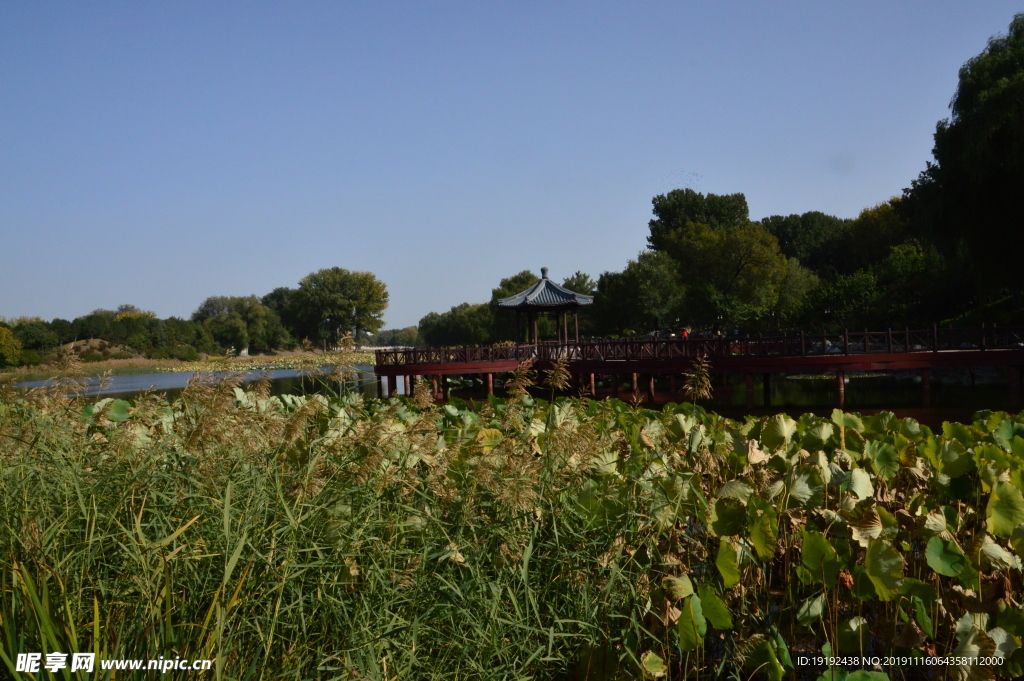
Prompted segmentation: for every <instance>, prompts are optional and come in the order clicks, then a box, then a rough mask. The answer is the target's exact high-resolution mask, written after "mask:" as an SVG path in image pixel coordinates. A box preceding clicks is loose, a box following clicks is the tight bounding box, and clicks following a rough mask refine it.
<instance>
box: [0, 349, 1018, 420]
mask: <svg viewBox="0 0 1024 681" xmlns="http://www.w3.org/2000/svg"><path fill="white" fill-rule="evenodd" d="M332 368H333V367H330V366H327V367H325V371H327V372H329V371H331V369H332ZM354 368H355V380H354V382H353V383H350V384H349V386H348V387H349V389H352V388H355V389H356V390H358V391H359V392H360V393H362V394H363V395H365V396H366V397H379V394H378V390H377V381H376V376H375V375H374V373H373V367H372V366H371V365H369V364H357V365H355V367H354ZM194 375H195V374H193V373H191V372H174V373H156V374H135V375H126V376H110V377H107V378H106V379H102V380H101V379H100V378H90V379H86V381H87V385H88V386H89V387H88V388H87V390H86V392H85V394H86V395H88V396H97V397H98V396H101V395H102V396H104V397H120V398H125V399H127V398H131V397H133V396H135V395H138V394H140V393H143V392H148V391H153V392H158V393H165V394H166V395H167V396H168V398H170V399H174V398H175V397H178V396H179V395H180V394H181V391H182V390H183V389H184V388H185V385H186V384H187V383H188V381H189V379H191V378H192V377H193V376H194ZM261 375H262V374H261V373H260V372H257V371H250V372H246V373H245V376H246V378H245V380H244V383H252V382H255V381H257V380H259V379H260V377H261ZM266 375H268V376H269V378H270V390H271V393H272V394H274V395H283V394H289V393H291V394H304V393H313V392H320V391H323V390H329V391H332V392H336V391H338V390H339V389H340V388H341V386H340V385H339V384H338V383H337V382H330V383H328V384H324V383H323V382H322V381H316V380H313V379H311V378H309V377H308V376H303V375H302V374H301V373H300V372H299V371H298V370H295V369H274V370H270V371H267V372H266ZM49 383H51V381H27V382H23V383H19V384H18V387H19V388H36V387H41V386H44V385H47V384H49ZM397 383H398V392H399V394H400V395H401V394H404V385H403V381H398V382H397ZM681 384H682V383H681V381H680V383H679V385H681ZM496 385H500V380H499V381H496ZM450 386H451V391H450V394H451V395H453V396H456V397H460V398H463V399H474V400H478V401H479V400H483V399H486V391H485V389H484V387H483V381H482V380H481V378H480V377H469V376H467V377H466V378H464V379H460V378H457V377H452V379H451V382H450ZM656 392H657V399H658V402H659V403H665V402H669V401H681V398H679V397H674V396H673V395H672V394H671V392H670V391H669V382H668V379H667V377H664V376H659V377H658V379H657V381H656ZM499 393H500V389H499ZM536 394H537V395H538V396H540V397H547V396H548V393H547V391H544V390H537V391H536ZM611 394H612V393H611V384H610V383H608V381H607V380H600V379H599V380H598V382H597V395H596V397H597V398H598V399H603V398H605V397H608V396H610V395H611ZM923 394H924V393H923V387H922V384H921V375H920V372H917V371H887V372H872V373H869V374H848V375H847V384H846V404H845V407H844V408H845V410H846V411H857V412H865V413H873V412H877V411H882V410H888V411H894V412H896V414H897V415H898V416H901V417H902V416H910V417H913V418H916V419H917V420H919V421H921V422H922V423H926V424H928V425H930V426H932V427H935V426H938V425H940V424H941V423H942V421H945V420H949V421H970V419H971V416H972V415H973V414H974V413H975V412H976V411H978V410H982V409H991V410H993V411H999V410H1002V411H1011V412H1016V411H1017V410H1018V409H1019V406H1018V405H1015V404H1014V400H1013V397H1012V395H1011V392H1010V390H1009V379H1008V375H1007V374H1006V372H1005V371H1002V370H1000V369H991V368H990V369H975V370H973V371H968V370H966V369H963V370H940V369H935V370H933V371H932V377H931V400H930V405H929V406H927V407H926V406H925V405H924V400H923ZM619 397H620V399H623V400H627V401H628V400H629V399H630V394H629V390H628V387H627V386H626V385H622V386H620V391H619ZM837 404H838V393H837V390H836V383H835V378H834V377H832V376H819V377H813V376H786V375H776V376H773V377H772V380H771V385H770V403H769V404H766V403H765V400H764V389H763V385H762V383H761V376H760V375H758V376H757V379H756V382H755V385H754V402H753V405H754V406H753V407H752V408H751V407H748V406H747V394H746V385H745V383H744V379H743V377H741V376H730V377H728V378H727V380H725V381H724V383H723V382H722V380H721V379H720V378H717V377H716V378H715V397H714V398H713V399H711V400H709V401H707V402H705V403H704V405H705V406H706V407H707V408H708V409H711V410H713V411H717V412H719V413H721V414H722V415H724V416H728V417H730V418H742V417H743V416H744V415H746V414H756V415H765V414H774V413H778V412H782V411H785V412H787V413H789V414H790V415H796V414H801V413H804V412H815V413H818V414H828V413H830V412H831V411H832V409H833V407H835V406H836V405H837Z"/></svg>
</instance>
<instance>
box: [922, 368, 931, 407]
mask: <svg viewBox="0 0 1024 681" xmlns="http://www.w3.org/2000/svg"><path fill="white" fill-rule="evenodd" d="M921 392H922V393H923V395H922V397H923V399H924V406H926V407H930V406H932V370H931V369H921Z"/></svg>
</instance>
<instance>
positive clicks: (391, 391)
mask: <svg viewBox="0 0 1024 681" xmlns="http://www.w3.org/2000/svg"><path fill="white" fill-rule="evenodd" d="M395 383H396V381H395V377H394V376H388V394H387V395H386V397H391V396H392V395H394V394H395V391H396V390H398V388H397V387H396V386H395Z"/></svg>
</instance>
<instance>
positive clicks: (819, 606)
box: [796, 594, 825, 627]
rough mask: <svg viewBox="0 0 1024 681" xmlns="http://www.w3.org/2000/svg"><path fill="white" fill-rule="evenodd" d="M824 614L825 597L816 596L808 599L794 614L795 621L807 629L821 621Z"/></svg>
mask: <svg viewBox="0 0 1024 681" xmlns="http://www.w3.org/2000/svg"><path fill="white" fill-rule="evenodd" d="M824 612H825V595H824V594H822V595H820V596H816V597H814V598H808V599H807V600H805V601H804V602H803V603H801V604H800V609H799V610H797V612H796V621H797V622H799V623H800V624H802V625H804V626H805V627H809V626H811V625H812V624H814V623H815V622H817V621H818V620H820V619H821V615H822V613H824Z"/></svg>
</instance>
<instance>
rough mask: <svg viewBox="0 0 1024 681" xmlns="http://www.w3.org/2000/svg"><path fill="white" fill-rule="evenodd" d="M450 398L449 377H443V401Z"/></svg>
mask: <svg viewBox="0 0 1024 681" xmlns="http://www.w3.org/2000/svg"><path fill="white" fill-rule="evenodd" d="M447 397H448V377H447V376H444V375H442V376H441V399H447Z"/></svg>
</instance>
